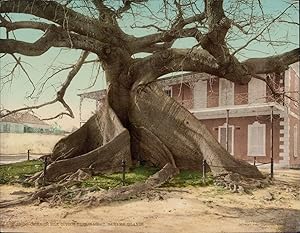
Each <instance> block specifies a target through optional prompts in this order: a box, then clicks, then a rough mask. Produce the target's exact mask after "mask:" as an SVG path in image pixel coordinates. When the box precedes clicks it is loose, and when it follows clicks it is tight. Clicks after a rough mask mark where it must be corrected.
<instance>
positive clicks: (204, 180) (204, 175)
mask: <svg viewBox="0 0 300 233" xmlns="http://www.w3.org/2000/svg"><path fill="white" fill-rule="evenodd" d="M205 163H206V161H205V160H204V159H203V160H202V182H203V184H204V185H206V166H205Z"/></svg>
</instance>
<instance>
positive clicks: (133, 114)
mask: <svg viewBox="0 0 300 233" xmlns="http://www.w3.org/2000/svg"><path fill="white" fill-rule="evenodd" d="M114 87H116V85H114ZM111 90H112V89H111V88H109V94H108V101H107V102H106V104H105V106H104V107H103V109H101V110H100V111H99V112H97V113H96V114H95V115H94V116H92V117H91V118H90V119H89V121H88V122H87V123H86V124H84V125H83V126H82V127H81V128H80V129H79V130H77V131H76V132H74V133H72V134H71V135H69V136H67V137H66V138H63V139H61V140H60V141H59V142H58V143H57V144H56V145H55V147H54V150H53V154H52V156H51V161H52V163H51V164H50V166H49V167H48V168H47V170H46V174H45V178H46V180H47V181H49V182H53V181H58V180H60V179H61V178H62V177H64V176H65V175H66V174H71V173H74V172H76V171H77V170H78V169H90V171H91V173H104V172H116V171H121V169H122V166H121V164H122V160H125V161H126V165H127V167H130V166H131V165H132V164H135V163H136V162H137V161H145V162H148V163H150V164H152V165H153V166H156V167H159V168H163V167H164V166H165V165H166V164H171V165H172V166H173V167H174V168H178V169H181V170H182V169H193V170H201V164H202V161H203V159H204V160H206V163H207V164H208V166H209V168H210V170H211V171H212V173H213V174H214V175H215V176H219V175H225V174H228V173H238V174H240V175H242V176H245V177H252V178H262V177H263V176H262V174H261V173H260V172H259V171H258V169H257V168H256V167H255V166H252V165H250V164H248V163H247V162H243V161H239V160H237V159H235V158H234V157H233V156H231V155H230V154H229V153H228V152H227V151H226V150H225V149H224V148H223V147H222V146H221V145H220V144H219V143H218V142H217V140H216V139H215V138H214V137H213V136H212V135H211V134H210V132H209V131H208V130H207V129H206V127H205V126H204V125H203V124H202V123H201V122H200V121H199V120H198V119H197V118H195V117H194V116H193V115H192V114H191V113H190V112H189V111H188V110H186V109H184V108H183V107H182V106H180V105H179V104H178V103H177V102H176V101H175V100H174V99H172V98H170V97H168V96H167V95H166V94H165V93H164V92H163V91H162V90H161V89H160V88H159V87H158V86H157V85H156V84H151V85H146V86H138V87H137V88H136V89H133V90H131V92H130V96H129V97H128V95H125V97H124V98H125V103H126V104H125V105H124V99H123V100H122V99H120V96H122V95H119V97H118V98H119V99H114V96H116V94H110V93H111V92H110V91H111ZM122 91H124V90H122ZM114 92H117V90H116V89H115V90H114ZM124 93H126V92H124ZM110 99H111V100H110ZM118 101H119V102H118ZM111 105H113V106H114V109H112V108H111V107H110V106H111ZM119 118H122V122H121V121H120V120H119ZM43 176H44V174H41V175H40V178H39V180H42V177H43Z"/></svg>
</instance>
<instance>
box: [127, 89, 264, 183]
mask: <svg viewBox="0 0 300 233" xmlns="http://www.w3.org/2000/svg"><path fill="white" fill-rule="evenodd" d="M136 96H137V97H136ZM134 99H136V101H135V102H134V101H133V100H134ZM131 103H132V105H131V109H130V111H129V113H130V121H131V122H132V131H134V132H136V133H134V135H137V136H138V138H137V141H140V140H141V141H143V140H144V139H143V138H144V137H148V133H147V132H148V131H150V132H151V134H152V135H155V137H157V138H159V140H160V142H161V143H162V144H163V145H164V146H165V147H166V148H168V150H169V151H170V152H171V154H172V156H173V158H174V161H175V164H176V166H177V167H178V168H179V169H197V170H199V169H200V168H201V164H202V160H203V159H204V160H206V162H207V164H208V166H209V168H210V170H211V172H212V173H213V175H214V176H219V175H224V174H228V173H230V172H234V173H239V174H240V175H242V176H245V177H252V178H263V175H262V174H261V172H260V171H259V170H258V169H257V168H256V167H255V166H253V165H250V164H249V163H247V162H244V161H240V160H237V159H236V158H234V157H233V156H231V155H230V154H229V153H228V152H227V151H226V150H225V149H224V148H223V147H222V145H220V144H219V143H218V141H217V140H216V139H215V138H214V136H212V135H211V133H210V132H209V131H208V129H207V128H206V127H205V126H204V125H203V124H202V123H201V122H200V121H199V120H198V119H197V118H196V117H195V116H193V115H192V114H191V113H190V112H189V111H188V110H186V109H185V108H183V107H182V106H181V105H180V104H179V103H177V102H176V101H175V100H174V99H173V98H170V97H168V96H167V95H166V94H165V93H164V92H163V91H162V90H161V89H160V88H159V87H158V86H157V85H156V84H152V85H149V86H147V87H146V88H144V89H143V91H142V92H140V91H138V90H135V91H133V92H132V101H131ZM140 129H147V132H145V131H141V130H140ZM140 147H142V148H143V147H145V146H144V145H143V144H142V145H140ZM155 147H156V144H151V142H150V143H148V144H147V147H146V149H145V150H146V151H149V150H151V148H155ZM140 152H141V153H142V152H143V150H141V151H140ZM147 156H148V155H147V154H144V155H143V157H146V158H147Z"/></svg>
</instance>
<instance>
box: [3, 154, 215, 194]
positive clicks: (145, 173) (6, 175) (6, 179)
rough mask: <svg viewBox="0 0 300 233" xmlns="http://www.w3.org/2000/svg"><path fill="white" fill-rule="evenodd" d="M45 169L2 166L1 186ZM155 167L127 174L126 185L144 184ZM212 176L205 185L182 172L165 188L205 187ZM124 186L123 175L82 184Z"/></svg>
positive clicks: (27, 163) (31, 163) (26, 165)
mask: <svg viewBox="0 0 300 233" xmlns="http://www.w3.org/2000/svg"><path fill="white" fill-rule="evenodd" d="M42 169H43V163H42V162H41V161H37V160H32V161H25V162H20V163H14V164H8V165H0V184H7V183H14V182H17V181H19V180H24V179H25V177H26V176H28V175H32V174H34V173H36V172H38V171H41V170H42ZM157 171H158V169H157V168H153V167H142V166H141V167H137V168H134V169H132V170H130V171H129V172H126V175H125V183H126V185H130V184H134V183H136V182H143V181H145V180H146V179H147V178H148V177H149V176H151V175H153V174H154V173H155V172H157ZM212 182H213V179H212V176H211V175H209V174H207V177H206V184H203V181H202V174H201V173H200V172H199V171H182V172H180V174H178V175H177V176H175V177H173V178H172V179H170V180H169V181H168V182H166V183H165V184H164V185H163V187H187V186H204V185H209V184H212ZM121 185H122V173H114V174H104V175H98V176H94V177H91V178H89V179H87V180H85V181H83V182H82V187H93V188H95V189H111V188H114V187H117V186H121Z"/></svg>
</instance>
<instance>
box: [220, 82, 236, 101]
mask: <svg viewBox="0 0 300 233" xmlns="http://www.w3.org/2000/svg"><path fill="white" fill-rule="evenodd" d="M219 85H220V86H219V93H220V95H219V105H220V106H226V105H234V83H233V82H231V81H229V80H226V79H223V78H221V79H220V84H219Z"/></svg>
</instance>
